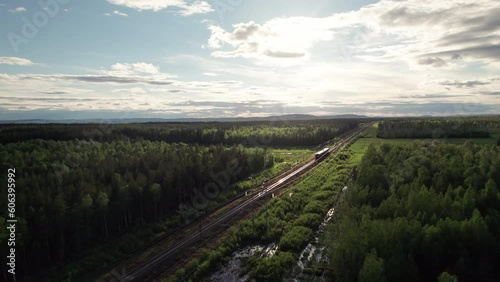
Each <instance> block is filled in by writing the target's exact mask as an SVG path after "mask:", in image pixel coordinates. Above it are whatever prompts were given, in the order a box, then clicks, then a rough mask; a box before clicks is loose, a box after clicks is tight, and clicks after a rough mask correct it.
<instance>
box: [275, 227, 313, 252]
mask: <svg viewBox="0 0 500 282" xmlns="http://www.w3.org/2000/svg"><path fill="white" fill-rule="evenodd" d="M311 235H312V230H311V229H310V228H307V227H304V226H294V227H293V228H292V229H291V230H290V231H288V232H287V233H286V234H285V235H283V237H281V240H280V249H281V250H283V251H297V252H298V251H300V250H302V249H303V248H304V247H305V246H306V245H307V243H308V242H309V240H310V239H311Z"/></svg>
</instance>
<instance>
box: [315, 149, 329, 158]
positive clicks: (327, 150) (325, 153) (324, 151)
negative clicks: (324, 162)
mask: <svg viewBox="0 0 500 282" xmlns="http://www.w3.org/2000/svg"><path fill="white" fill-rule="evenodd" d="M328 153H330V148H324V149H323V150H321V151H319V152H317V153H316V154H314V158H316V160H320V159H322V158H323V157H324V156H326V155H328Z"/></svg>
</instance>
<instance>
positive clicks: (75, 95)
mask: <svg viewBox="0 0 500 282" xmlns="http://www.w3.org/2000/svg"><path fill="white" fill-rule="evenodd" d="M0 38H1V39H0V120H19V119H94V118H104V119H106V118H114V119H115V118H167V119H168V118H221V117H230V118H234V117H261V116H275V115H285V114H312V115H337V114H361V115H368V116H420V115H436V116H443V115H453V116H456V115H476V114H500V1H498V0H474V1H472V0H446V1H437V0H394V1H386V0H382V1H374V0H354V1H344V0H317V1H310V0H265V1H264V0H93V1H82V0H37V1H29V0H0Z"/></svg>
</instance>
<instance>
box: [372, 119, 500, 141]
mask: <svg viewBox="0 0 500 282" xmlns="http://www.w3.org/2000/svg"><path fill="white" fill-rule="evenodd" d="M492 131H494V132H497V131H500V122H499V118H498V117H487V118H486V117H485V118H427V119H419V118H405V119H387V120H384V121H382V122H380V123H379V125H378V132H377V137H378V138H433V139H442V138H489V137H491V132H492Z"/></svg>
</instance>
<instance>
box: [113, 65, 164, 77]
mask: <svg viewBox="0 0 500 282" xmlns="http://www.w3.org/2000/svg"><path fill="white" fill-rule="evenodd" d="M104 72H105V73H107V74H110V75H117V76H131V75H156V74H159V73H160V68H159V67H157V66H155V65H153V64H149V63H132V64H128V63H116V64H114V65H112V66H111V70H109V71H104Z"/></svg>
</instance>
